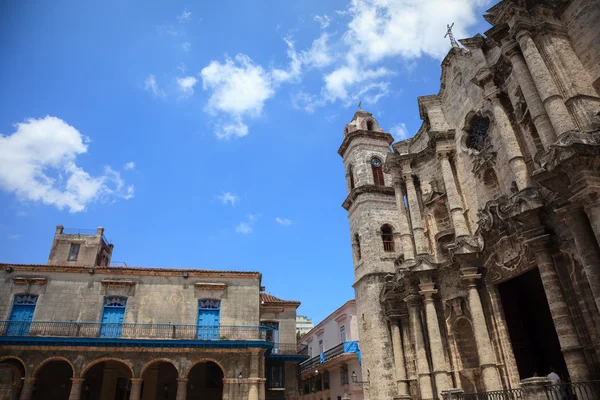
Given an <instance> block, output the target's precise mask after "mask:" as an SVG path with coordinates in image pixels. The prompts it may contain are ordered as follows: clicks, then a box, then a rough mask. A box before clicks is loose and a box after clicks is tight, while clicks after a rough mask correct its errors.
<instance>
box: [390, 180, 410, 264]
mask: <svg viewBox="0 0 600 400" xmlns="http://www.w3.org/2000/svg"><path fill="white" fill-rule="evenodd" d="M394 190H395V194H396V207H397V208H398V215H399V216H400V218H399V223H400V225H399V226H398V230H399V231H400V237H401V240H402V250H403V251H404V260H413V259H414V258H415V245H414V244H413V240H412V234H411V232H410V225H409V224H408V216H407V215H406V205H405V204H404V190H403V189H402V181H401V180H400V179H394Z"/></svg>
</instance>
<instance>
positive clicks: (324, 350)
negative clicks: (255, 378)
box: [300, 300, 368, 400]
mask: <svg viewBox="0 0 600 400" xmlns="http://www.w3.org/2000/svg"><path fill="white" fill-rule="evenodd" d="M301 343H302V344H304V345H306V346H307V347H308V356H309V357H310V358H309V359H308V360H306V361H305V362H303V363H302V364H300V372H301V383H300V390H301V399H304V400H342V399H352V400H362V399H363V386H365V385H367V384H368V383H367V382H363V378H362V374H361V367H360V347H359V343H358V322H357V317H356V301H355V300H349V301H347V302H346V303H345V304H344V305H343V306H341V307H340V308H338V309H337V310H335V311H334V312H333V313H331V314H330V315H329V316H328V317H327V318H325V319H324V320H323V321H321V322H320V323H319V324H318V325H317V326H315V327H314V328H313V329H311V330H310V331H309V332H308V333H307V334H306V335H304V336H303V337H302V340H301Z"/></svg>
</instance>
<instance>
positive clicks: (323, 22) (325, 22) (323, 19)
mask: <svg viewBox="0 0 600 400" xmlns="http://www.w3.org/2000/svg"><path fill="white" fill-rule="evenodd" d="M314 20H315V21H317V22H318V23H319V25H320V26H321V29H325V28H327V27H328V26H329V24H330V23H331V18H329V17H328V16H327V15H323V16H321V15H315V18H314Z"/></svg>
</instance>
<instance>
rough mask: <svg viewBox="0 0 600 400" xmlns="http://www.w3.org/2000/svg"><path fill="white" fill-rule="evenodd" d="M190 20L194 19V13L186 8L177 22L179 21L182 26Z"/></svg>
mask: <svg viewBox="0 0 600 400" xmlns="http://www.w3.org/2000/svg"><path fill="white" fill-rule="evenodd" d="M190 18H192V13H191V12H190V11H188V10H187V8H186V9H184V10H183V11H182V12H181V14H180V15H179V17H177V20H178V21H179V23H180V24H184V23H186V22H187V21H189V20H190Z"/></svg>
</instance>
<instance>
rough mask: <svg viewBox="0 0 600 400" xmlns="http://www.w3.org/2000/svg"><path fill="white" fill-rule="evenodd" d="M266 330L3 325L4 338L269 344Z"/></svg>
mask: <svg viewBox="0 0 600 400" xmlns="http://www.w3.org/2000/svg"><path fill="white" fill-rule="evenodd" d="M272 330H273V329H272V328H269V327H265V326H237V325H220V326H198V325H185V324H138V323H120V324H119V323H116V324H104V323H100V322H49V321H33V322H17V321H0V336H8V337H15V336H16V337H18V336H28V337H64V338H101V339H110V338H120V339H160V340H164V339H173V340H260V341H264V340H266V336H267V331H272Z"/></svg>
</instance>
